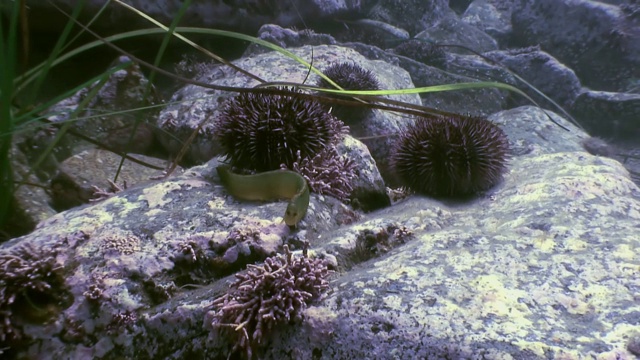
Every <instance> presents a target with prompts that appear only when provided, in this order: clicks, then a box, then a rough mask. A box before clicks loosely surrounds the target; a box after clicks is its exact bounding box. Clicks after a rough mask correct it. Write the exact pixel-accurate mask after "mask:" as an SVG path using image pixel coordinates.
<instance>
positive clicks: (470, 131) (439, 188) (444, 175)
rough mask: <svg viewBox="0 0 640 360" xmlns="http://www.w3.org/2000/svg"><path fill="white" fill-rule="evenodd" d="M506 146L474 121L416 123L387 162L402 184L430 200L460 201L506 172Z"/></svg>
mask: <svg viewBox="0 0 640 360" xmlns="http://www.w3.org/2000/svg"><path fill="white" fill-rule="evenodd" d="M508 150H509V142H508V140H507V136H506V135H505V133H504V132H503V131H502V129H500V128H499V127H498V126H497V125H495V124H493V123H492V122H490V121H488V120H486V119H484V118H477V117H463V116H460V117H442V118H436V119H418V120H417V121H416V123H415V125H413V126H411V127H410V128H409V129H408V130H407V131H406V132H405V133H404V134H402V135H401V136H400V139H399V140H398V142H397V145H396V147H395V150H394V153H393V155H392V158H391V162H392V164H393V168H394V171H395V172H396V174H397V176H398V178H399V180H400V181H401V182H402V184H403V185H404V186H406V187H408V188H410V189H411V190H413V191H416V192H418V193H421V194H424V195H431V196H454V197H455V196H465V195H470V194H473V193H476V192H479V191H483V190H487V189H489V188H491V187H492V186H494V185H495V184H496V183H497V182H498V181H500V179H501V177H502V173H503V172H504V170H505V168H506V160H507V152H508Z"/></svg>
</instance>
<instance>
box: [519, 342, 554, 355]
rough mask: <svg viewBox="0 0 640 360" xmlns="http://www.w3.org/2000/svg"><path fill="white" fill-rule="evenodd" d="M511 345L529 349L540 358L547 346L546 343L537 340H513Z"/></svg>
mask: <svg viewBox="0 0 640 360" xmlns="http://www.w3.org/2000/svg"><path fill="white" fill-rule="evenodd" d="M513 345H515V346H517V347H519V348H520V349H522V350H529V351H531V352H533V353H534V354H535V355H537V356H538V357H540V358H544V357H545V351H546V350H547V349H548V348H549V346H548V345H547V344H545V343H542V342H539V341H515V342H514V343H513Z"/></svg>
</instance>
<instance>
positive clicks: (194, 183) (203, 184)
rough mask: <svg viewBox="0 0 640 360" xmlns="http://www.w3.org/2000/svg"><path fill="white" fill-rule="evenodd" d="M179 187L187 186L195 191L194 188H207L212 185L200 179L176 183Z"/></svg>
mask: <svg viewBox="0 0 640 360" xmlns="http://www.w3.org/2000/svg"><path fill="white" fill-rule="evenodd" d="M175 183H176V184H178V185H181V186H182V185H184V186H186V187H187V188H188V189H194V188H201V187H206V186H211V183H209V182H207V181H204V180H202V179H198V178H192V179H184V180H178V181H176V182H175Z"/></svg>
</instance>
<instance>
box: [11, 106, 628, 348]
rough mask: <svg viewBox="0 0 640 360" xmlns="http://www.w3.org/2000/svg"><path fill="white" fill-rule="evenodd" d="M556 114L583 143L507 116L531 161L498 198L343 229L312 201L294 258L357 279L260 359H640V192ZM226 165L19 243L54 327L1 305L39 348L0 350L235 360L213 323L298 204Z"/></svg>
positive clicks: (502, 116)
mask: <svg viewBox="0 0 640 360" xmlns="http://www.w3.org/2000/svg"><path fill="white" fill-rule="evenodd" d="M551 116H552V117H553V118H554V120H556V121H557V122H559V123H561V124H562V125H563V126H565V127H567V128H568V129H570V131H565V130H563V129H561V128H560V127H558V126H557V125H554V124H552V123H551V122H550V121H549V119H548V118H547V115H546V114H545V113H543V112H542V111H540V110H538V109H536V108H533V107H525V108H518V109H514V110H512V111H507V112H502V113H498V114H495V115H493V116H492V117H491V119H492V120H493V121H495V122H496V123H498V124H500V126H501V127H503V128H504V129H505V132H506V133H507V135H508V137H509V140H510V143H511V144H512V147H513V149H514V151H513V157H512V159H511V160H510V162H509V166H508V171H507V173H506V174H505V175H504V181H503V182H502V183H500V184H499V185H497V186H496V187H495V188H493V189H491V190H490V191H489V192H488V193H486V194H485V195H484V196H480V197H478V198H475V199H472V200H469V201H465V202H459V201H457V202H449V201H438V200H433V199H429V198H424V197H420V196H412V197H410V198H408V199H406V200H403V201H400V202H397V203H396V204H394V205H393V206H391V207H389V208H387V209H384V210H381V211H378V212H375V213H372V214H369V215H366V216H365V217H363V218H362V220H361V221H359V222H356V223H352V224H348V223H347V224H344V225H341V226H339V225H338V221H340V220H344V219H350V221H355V220H356V218H355V217H353V215H354V214H353V212H351V211H349V209H347V208H345V207H344V206H343V205H340V204H337V203H336V202H335V201H333V200H331V199H330V198H328V197H318V196H312V207H311V209H310V213H309V215H307V218H306V219H305V222H304V223H303V224H302V231H301V232H300V233H298V234H297V236H296V237H294V238H292V239H290V244H294V243H296V241H299V240H301V239H307V240H310V241H311V244H312V247H313V248H314V249H313V250H314V251H313V252H314V253H316V254H323V253H324V254H326V255H325V256H327V257H328V258H329V259H334V260H333V261H334V265H335V266H336V269H338V270H340V272H339V273H337V274H336V276H335V279H334V280H333V281H332V283H331V287H332V289H331V291H330V292H329V293H328V295H327V296H326V297H325V298H324V299H323V300H321V301H320V302H318V303H316V304H315V306H312V307H310V308H308V309H307V310H306V311H305V313H304V315H305V317H304V320H303V321H302V323H298V324H291V325H290V326H283V327H280V328H277V329H274V331H273V333H272V334H271V335H270V337H269V338H267V339H265V341H266V342H265V343H264V344H263V345H265V346H264V347H257V348H256V349H255V351H254V353H257V354H258V355H259V356H260V357H261V358H265V359H311V358H319V359H336V358H342V359H361V358H367V359H393V358H401V359H405V358H429V359H432V358H455V359H476V358H485V359H505V358H515V359H548V358H558V357H563V358H569V359H580V358H587V357H594V358H617V359H629V360H631V359H633V355H632V354H631V353H630V352H629V351H628V350H626V346H627V341H628V339H630V338H633V336H634V334H633V331H634V329H635V328H637V324H638V320H637V301H638V300H637V296H638V295H637V293H638V289H640V279H638V277H637V276H636V275H637V273H638V270H640V261H639V260H638V258H637V256H635V253H634V251H635V250H634V249H636V248H637V247H638V246H640V244H639V242H640V239H639V238H638V236H637V228H638V226H640V189H638V187H637V186H636V185H635V184H633V183H632V182H631V181H630V179H629V174H628V173H627V172H626V170H625V169H624V168H623V167H622V165H621V164H620V163H618V162H616V161H614V160H611V159H608V158H602V157H597V156H593V155H590V154H588V153H586V152H584V151H581V150H580V149H581V148H580V145H579V142H580V140H582V139H584V138H586V136H587V135H586V134H584V133H581V132H580V131H579V130H577V129H576V128H575V127H573V126H572V125H571V124H569V123H568V122H566V121H564V120H563V119H561V118H559V117H558V116H556V115H553V114H552V115H551ZM216 164H217V163H216V161H215V160H214V161H211V162H210V163H208V164H206V165H203V166H200V167H196V168H192V169H191V170H189V171H187V172H186V173H185V174H183V175H181V176H178V177H174V178H170V179H167V180H164V181H160V182H156V183H152V184H147V185H145V186H139V187H134V188H131V189H128V190H126V191H124V192H121V193H119V194H116V195H115V196H113V197H111V198H110V199H108V200H106V201H103V202H101V203H98V204H95V205H93V206H89V207H84V208H78V209H73V210H69V211H66V212H63V213H61V214H59V215H56V216H54V217H52V218H50V219H49V220H47V221H45V222H43V223H41V224H40V225H39V227H38V229H37V230H36V231H35V232H34V233H32V234H30V235H27V236H24V237H22V238H18V239H14V240H12V241H10V242H8V243H5V244H2V245H1V248H0V260H3V261H12V262H11V264H20V265H21V267H20V268H16V267H14V266H11V267H8V268H3V270H2V271H0V280H1V281H5V282H6V281H7V279H13V280H11V281H13V282H12V283H10V284H7V283H5V284H4V285H11V286H7V287H4V288H3V289H15V286H14V285H15V283H14V282H15V281H17V280H16V279H19V278H17V277H11V276H8V275H9V273H10V272H12V271H13V272H17V271H18V270H20V271H22V270H23V269H24V270H29V266H31V267H34V268H33V269H31V270H29V272H27V273H30V274H32V277H31V278H30V279H31V281H36V282H37V281H40V282H39V283H40V284H42V283H43V282H44V283H45V284H49V286H51V287H50V288H46V287H45V288H42V289H41V290H40V291H38V292H30V293H27V295H24V294H21V293H20V294H18V295H17V296H18V300H20V301H21V303H26V301H27V300H30V301H32V302H33V301H34V300H37V301H38V302H37V304H38V306H39V308H40V309H41V310H42V309H46V310H47V311H46V312H45V313H44V314H43V313H42V312H41V311H36V310H35V309H32V308H30V307H28V306H27V307H26V308H25V307H24V306H18V305H12V306H9V307H7V305H6V302H0V305H2V306H4V308H3V309H2V311H3V312H2V313H0V314H1V315H2V316H3V317H4V318H3V322H2V324H4V325H3V327H0V330H2V331H5V330H6V329H7V324H9V325H11V326H13V327H14V329H15V330H16V331H20V332H21V333H22V334H23V338H22V339H23V340H22V341H19V342H11V343H6V342H3V343H2V344H0V345H2V346H0V348H3V349H4V351H5V353H6V354H5V355H7V356H10V357H23V358H24V357H26V358H30V359H50V358H55V359H58V358H63V357H64V358H66V357H70V358H103V359H116V358H122V357H125V358H138V359H153V358H158V357H163V358H172V359H178V358H184V357H187V356H189V357H197V358H211V359H216V358H223V357H225V356H226V347H224V346H223V347H222V348H221V347H220V343H221V339H220V338H219V335H218V333H217V331H214V330H212V329H210V326H209V324H210V321H211V314H212V309H211V303H212V301H213V299H214V298H215V297H217V296H218V295H219V294H221V293H222V292H223V291H225V287H226V285H225V284H226V280H224V279H220V277H221V276H224V275H225V274H229V273H232V272H234V271H236V270H238V269H240V268H241V266H239V265H238V264H239V263H246V261H255V260H257V259H260V258H263V257H264V256H266V255H267V254H271V253H273V252H275V251H278V249H279V248H280V246H281V244H282V241H283V239H284V238H286V237H287V235H286V232H287V230H286V229H285V228H283V227H279V226H278V225H277V221H278V218H279V216H280V215H281V211H282V210H283V204H281V203H272V204H263V205H259V206H248V205H247V204H246V203H239V202H237V201H235V200H233V199H232V198H230V197H229V196H228V195H226V192H225V191H224V189H223V188H222V187H221V186H220V185H219V184H218V181H217V179H216V175H215V166H216ZM356 217H357V216H356ZM12 254H13V255H12ZM16 255H20V256H21V257H17V256H16ZM332 255H333V256H332ZM14 261H15V263H13V262H14ZM5 264H6V263H5ZM43 269H44V270H46V269H49V273H46V272H43V271H44V270H43ZM47 274H49V275H47ZM21 279H22V278H21ZM23 281H26V280H23ZM7 291H8V290H7ZM4 294H5V295H6V292H5V293H4ZM36 295H38V296H39V297H38V298H35V296H36ZM25 296H28V297H27V298H25ZM28 309H32V310H30V311H29V310H28ZM27 315H29V317H28V318H27V317H26V316H27ZM222 343H224V341H222ZM631 349H633V346H631Z"/></svg>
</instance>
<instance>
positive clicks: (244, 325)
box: [211, 245, 331, 359]
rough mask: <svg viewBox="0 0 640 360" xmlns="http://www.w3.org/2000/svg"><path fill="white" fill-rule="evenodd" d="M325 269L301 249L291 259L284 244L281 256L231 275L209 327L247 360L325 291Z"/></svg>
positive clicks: (324, 262) (214, 304)
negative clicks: (272, 333) (271, 333)
mask: <svg viewBox="0 0 640 360" xmlns="http://www.w3.org/2000/svg"><path fill="white" fill-rule="evenodd" d="M327 265H328V262H327V260H326V259H319V258H313V259H312V258H309V256H308V254H307V250H306V248H305V249H304V251H303V256H300V257H294V256H293V254H292V253H291V252H290V251H289V248H288V246H287V245H285V246H284V254H278V255H276V256H272V257H269V258H267V259H266V260H265V262H264V264H262V265H260V266H257V265H249V268H248V271H247V272H245V273H240V274H236V280H235V281H234V282H233V283H232V284H231V287H230V289H229V291H228V292H227V293H226V294H224V295H223V296H221V297H219V298H217V299H215V300H214V301H213V306H214V307H215V308H216V309H217V310H216V312H215V313H214V314H213V321H212V323H211V326H212V327H213V328H218V329H222V330H224V332H225V334H226V335H228V338H229V339H230V340H231V341H232V342H233V343H234V345H233V348H232V350H231V352H232V353H233V352H236V351H243V352H244V354H245V355H246V357H247V358H248V359H251V358H252V354H253V350H254V349H255V348H256V347H257V346H259V345H260V344H262V342H263V339H264V337H265V335H266V334H268V333H269V330H271V329H273V327H274V326H275V325H278V324H287V323H289V322H291V321H296V320H301V318H302V311H303V310H304V309H305V308H306V307H307V304H308V303H309V302H310V301H311V300H314V299H317V298H318V297H319V296H320V295H321V294H322V292H323V291H324V290H325V289H327V288H328V286H329V284H328V282H327V277H328V275H329V274H330V273H331V270H329V269H328V267H327Z"/></svg>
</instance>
